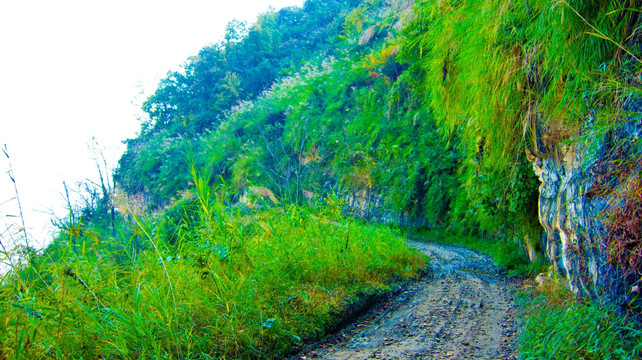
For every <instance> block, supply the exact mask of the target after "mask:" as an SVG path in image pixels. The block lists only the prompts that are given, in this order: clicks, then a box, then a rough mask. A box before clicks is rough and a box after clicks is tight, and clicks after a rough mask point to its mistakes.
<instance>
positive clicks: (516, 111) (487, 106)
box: [400, 0, 642, 237]
mask: <svg viewBox="0 0 642 360" xmlns="http://www.w3.org/2000/svg"><path fill="white" fill-rule="evenodd" d="M641 5H642V4H641V3H640V2H639V1H568V2H567V1H561V2H555V3H551V2H549V1H529V2H510V1H500V0H494V1H422V2H419V3H418V4H417V5H416V7H415V12H416V17H415V19H414V20H413V22H412V23H410V24H409V25H408V26H407V27H406V29H405V39H404V40H403V42H402V48H401V51H400V57H401V58H402V60H403V61H404V62H406V63H408V64H410V66H411V68H413V67H415V68H417V69H419V70H420V71H419V70H417V74H423V78H422V85H421V86H423V87H424V89H425V90H424V93H425V99H426V101H427V102H428V103H429V104H430V108H431V110H433V113H434V118H435V121H436V122H437V123H438V124H439V125H440V129H441V131H442V132H443V133H444V134H447V135H449V136H452V137H458V138H460V139H461V150H462V153H463V154H462V155H463V160H462V162H461V164H462V168H461V182H462V183H463V185H464V192H462V193H460V194H459V195H458V197H457V200H456V205H455V209H456V211H455V213H456V217H457V218H458V219H459V221H461V222H463V223H464V224H466V225H467V227H470V226H471V225H478V226H481V228H482V229H487V230H491V229H496V228H497V225H498V224H503V226H502V227H503V228H504V230H505V231H508V233H509V234H512V233H523V234H527V235H528V234H534V233H536V231H537V228H538V225H537V223H536V222H535V221H534V219H535V218H534V215H535V214H536V206H537V202H536V192H537V188H536V184H537V181H536V179H535V178H534V177H533V176H532V172H531V175H529V174H528V173H529V172H530V171H528V170H525V168H526V167H527V162H526V157H530V161H534V160H535V158H538V157H540V158H542V157H552V156H555V152H554V149H555V146H557V144H559V143H560V142H561V141H564V140H567V139H569V138H573V137H574V136H577V135H581V134H579V131H580V129H581V128H582V127H583V126H584V125H583V124H584V123H583V121H584V120H585V119H589V120H591V121H595V124H594V125H593V126H594V127H599V126H602V125H603V124H609V123H616V122H618V121H621V119H622V117H623V115H624V114H623V111H622V110H621V103H622V101H624V100H625V99H626V98H628V97H630V96H636V94H637V96H639V87H636V83H635V81H634V80H632V78H631V76H630V75H627V74H630V73H631V71H633V72H634V73H635V72H636V71H638V72H639V69H640V65H641V63H640V61H639V59H640V54H639V51H640V49H639V47H635V46H633V45H634V41H635V40H633V38H634V37H635V36H634V35H633V34H634V32H635V31H636V29H638V30H639V25H638V23H636V19H637V17H638V13H639V11H638V10H637V9H639V8H640V7H641ZM632 69H636V70H632ZM638 85H639V84H638ZM589 115H590V116H589ZM601 124H602V125H601ZM524 152H525V153H526V156H524V155H522V154H523V153H524ZM529 236H531V237H532V235H529Z"/></svg>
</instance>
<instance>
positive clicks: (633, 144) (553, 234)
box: [0, 0, 642, 359]
mask: <svg viewBox="0 0 642 360" xmlns="http://www.w3.org/2000/svg"><path fill="white" fill-rule="evenodd" d="M640 8H642V0H627V1H579V0H569V1H559V2H554V3H551V2H548V1H543V0H534V1H527V2H513V1H502V0H488V1H448V0H444V1H417V2H415V1H409V0H364V1H358V0H330V1H321V0H308V1H306V3H305V5H304V6H303V8H294V7H293V8H285V9H281V10H278V11H272V12H269V13H266V14H264V15H262V16H261V17H259V19H258V20H257V22H256V23H255V24H251V25H248V24H243V23H239V22H232V23H230V24H229V25H228V31H227V35H226V37H225V39H224V40H223V41H222V42H221V43H219V44H216V45H212V46H208V47H205V48H203V49H202V50H201V51H200V53H199V54H197V55H195V56H194V57H192V58H190V59H188V60H187V62H186V64H185V66H184V68H183V69H181V70H179V71H172V72H170V73H168V75H167V77H166V78H165V79H164V80H163V81H162V82H161V84H160V86H159V87H158V89H157V90H156V92H155V93H154V95H152V96H151V97H150V98H149V99H147V101H146V102H145V103H144V105H143V110H144V111H145V112H146V114H147V116H148V117H147V118H146V119H145V121H144V122H143V124H142V128H141V132H140V134H139V136H138V137H137V138H135V139H129V140H127V150H126V152H125V154H124V155H123V156H122V158H121V159H120V162H119V166H118V168H117V169H116V171H115V174H114V179H115V182H116V186H115V189H111V185H110V184H111V182H110V181H104V182H101V186H100V188H99V187H98V185H96V189H97V190H96V191H93V192H91V193H90V194H88V196H89V198H90V201H87V206H85V208H84V209H83V210H82V211H74V209H70V215H69V217H68V218H67V219H60V220H59V221H58V225H59V228H60V233H59V235H58V236H57V237H56V239H55V241H54V242H53V244H52V245H51V246H50V247H49V248H47V249H46V250H44V251H43V252H42V253H37V254H30V255H29V256H28V263H27V264H26V265H25V266H24V267H21V266H19V265H16V266H14V267H13V269H12V270H13V272H11V273H10V274H9V275H7V278H6V280H5V284H6V285H5V286H4V287H1V288H0V290H1V295H2V302H0V306H1V309H2V312H1V313H2V315H1V316H3V317H0V330H1V331H0V333H2V334H4V335H0V359H1V358H4V357H5V354H10V355H11V356H13V357H15V358H19V357H20V356H22V354H26V355H25V356H27V357H30V358H46V357H61V358H62V357H64V356H72V357H85V358H101V357H106V358H109V357H111V358H145V357H167V358H202V359H205V358H210V357H218V358H279V357H283V356H284V355H285V354H288V353H290V352H291V351H292V350H293V349H294V348H296V347H298V346H301V345H303V344H305V343H307V342H309V341H312V340H314V339H317V338H319V337H320V336H321V335H322V334H324V332H325V331H327V330H328V329H330V328H332V327H334V326H336V324H337V322H338V321H339V319H340V318H341V317H342V314H343V312H344V311H346V309H349V308H350V307H351V306H352V305H353V304H354V303H358V302H359V300H358V299H362V298H363V297H364V296H366V297H367V296H373V294H380V293H383V292H385V291H388V290H389V289H390V288H391V287H395V286H396V285H395V284H396V282H397V281H399V280H404V279H408V278H411V277H413V276H416V275H417V274H418V273H420V272H421V271H420V269H421V268H422V267H424V266H425V265H426V259H425V257H423V256H421V255H420V254H418V253H417V252H415V251H413V250H411V249H409V248H408V246H407V244H405V242H404V241H403V237H402V234H401V233H400V232H399V231H397V230H394V228H395V227H396V226H398V225H401V226H411V227H417V228H421V229H422V230H424V231H427V233H429V234H431V236H434V237H437V238H450V239H455V240H454V242H458V243H463V244H465V245H468V246H475V247H477V248H478V249H480V250H482V251H485V252H489V253H492V254H493V255H494V256H495V258H496V260H497V261H498V262H499V263H500V264H501V265H502V266H504V267H505V268H506V269H507V270H510V271H511V272H513V273H519V274H521V275H527V274H530V275H536V273H537V272H540V271H545V270H544V269H545V267H546V266H547V265H548V266H549V267H550V269H551V273H556V274H559V275H560V276H561V277H562V278H563V281H562V282H563V283H566V284H568V285H570V289H571V290H572V291H573V293H574V294H575V295H576V296H577V297H578V298H579V299H580V300H577V299H574V298H573V297H572V296H569V295H568V293H566V292H564V291H561V290H560V289H561V288H563V287H564V286H563V285H560V282H559V281H557V280H555V276H553V275H552V274H551V275H550V278H553V279H552V280H550V281H549V280H547V278H548V277H547V276H540V277H539V281H540V282H541V283H543V285H542V286H539V287H538V289H539V290H537V291H536V292H534V293H530V292H529V293H527V294H526V295H524V299H523V303H524V304H526V305H524V306H525V309H527V310H525V313H526V314H527V315H526V319H525V320H524V328H525V330H524V332H523V334H524V335H523V338H522V340H521V342H522V344H523V348H522V351H523V353H524V354H527V356H532V357H534V358H577V357H578V356H582V357H586V358H602V357H605V356H606V355H608V356H611V355H612V354H608V352H609V351H611V350H612V349H619V350H618V352H619V353H618V354H619V355H618V356H620V355H621V354H620V353H622V354H623V352H626V351H630V352H629V353H627V354H624V355H622V357H623V358H626V357H627V356H628V357H631V358H635V357H639V356H640V352H641V351H642V349H640V346H639V343H640V342H639V341H636V339H639V338H640V334H641V332H640V331H639V330H637V329H638V328H639V323H638V325H631V324H634V323H633V322H628V320H627V319H628V317H631V318H636V317H640V314H641V308H640V300H639V299H640V298H639V294H640V282H641V281H642V255H641V253H640V251H641V249H642V242H641V238H640V234H642V228H641V223H640V218H641V214H640V207H641V205H642V204H641V201H640V199H642V182H641V181H642V180H641V177H642V152H641V149H640V136H641V135H642V115H641V113H642V94H641V92H640V89H641V84H642V41H640V40H641V39H642V37H641V36H642V35H641V32H642V21H641V20H640V16H641V15H640V11H639V9H640ZM101 180H102V179H101ZM359 218H360V219H359ZM362 220H376V221H362ZM377 222H384V223H388V224H391V225H392V229H391V228H390V227H386V226H382V225H377V224H376V223H377ZM4 255H5V256H9V254H8V251H7V250H4ZM551 284H553V285H551ZM538 295H542V296H541V297H540V296H538ZM585 301H586V302H585ZM547 314H555V316H554V317H551V316H547ZM621 314H627V315H626V317H625V316H620V315H621ZM613 319H616V320H613ZM589 322H590V324H595V326H593V325H591V326H583V327H579V326H575V325H573V324H577V323H582V324H586V323H589ZM537 324H541V325H537ZM607 325H608V326H609V327H608V329H607V330H604V331H602V329H603V327H604V326H607ZM538 326H541V328H542V329H549V330H541V329H538ZM636 326H638V327H636ZM593 329H597V330H593ZM547 331H548V332H547ZM593 331H596V332H595V333H596V334H599V336H597V337H595V336H593V334H594V332H593ZM580 332H581V333H580ZM552 334H553V335H552ZM552 337H555V338H556V339H557V338H559V339H564V338H577V339H580V340H578V342H577V343H573V345H572V346H571V347H573V349H569V347H568V345H565V344H564V342H563V341H561V342H550V344H551V347H547V348H545V349H543V348H541V347H540V346H539V344H540V343H542V342H543V340H542V339H544V340H546V339H548V338H552ZM596 339H597V340H596ZM603 339H607V340H603ZM605 341H607V343H606V344H605V343H604V342H605ZM596 342H597V343H596ZM598 343H599V344H598ZM6 344H8V345H6ZM611 345H612V346H611ZM575 348H577V349H575ZM63 354H65V355H64V356H63ZM605 354H606V355H605ZM7 356H9V355H7ZM608 356H607V357H608Z"/></svg>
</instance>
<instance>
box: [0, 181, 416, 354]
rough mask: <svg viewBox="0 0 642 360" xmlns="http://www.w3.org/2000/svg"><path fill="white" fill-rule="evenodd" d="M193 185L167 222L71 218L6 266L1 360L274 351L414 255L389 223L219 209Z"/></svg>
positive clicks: (313, 332) (311, 335) (323, 213)
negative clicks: (103, 222) (78, 223)
mask: <svg viewBox="0 0 642 360" xmlns="http://www.w3.org/2000/svg"><path fill="white" fill-rule="evenodd" d="M196 183H197V185H196V187H195V188H194V197H193V198H191V197H188V198H187V199H186V200H184V201H182V202H180V203H177V204H176V205H175V206H174V207H173V208H172V209H171V210H172V211H174V212H175V213H178V214H180V215H179V216H177V218H174V219H173V220H171V221H173V223H172V226H167V225H166V224H164V221H168V220H167V218H165V219H164V218H163V217H162V216H137V215H135V214H134V213H133V212H129V213H127V214H123V215H124V216H123V217H122V218H121V219H120V221H119V224H118V226H117V233H118V234H119V235H118V236H116V237H114V238H112V237H109V236H106V235H105V234H104V232H101V230H100V229H98V228H91V227H89V228H85V229H83V230H82V231H77V229H74V228H70V229H67V230H65V231H62V232H61V233H60V236H59V237H58V238H57V239H56V240H55V242H54V243H53V244H51V245H50V246H49V247H48V248H47V249H46V250H45V251H44V252H43V253H42V254H39V255H33V256H32V257H31V258H30V259H29V261H28V263H26V264H24V265H23V266H21V267H20V268H14V269H13V270H14V271H13V272H10V273H8V274H5V275H4V278H3V285H2V287H1V288H0V310H1V311H0V314H1V315H0V358H2V359H48V358H56V359H80V358H85V359H97V358H105V359H114V358H122V359H138V358H156V359H162V358H164V359H209V358H237V359H252V358H282V357H284V356H285V355H286V354H288V353H290V352H291V351H293V349H296V348H297V346H300V345H302V344H305V343H306V342H309V341H311V340H314V339H316V338H318V337H319V336H321V335H323V334H324V333H325V331H327V330H328V329H329V328H331V327H332V326H335V325H336V324H337V323H338V321H340V320H341V318H342V316H343V314H344V312H345V309H346V307H348V306H351V305H352V302H356V301H358V300H359V298H360V297H363V296H365V295H368V294H374V293H384V292H386V291H388V290H389V289H390V286H392V285H394V284H395V283H396V282H399V281H403V280H405V279H408V278H411V277H414V276H417V274H418V271H419V270H421V269H423V268H424V267H425V266H426V259H425V258H424V257H423V256H421V255H420V254H418V253H416V252H415V251H413V250H411V249H409V248H408V247H407V246H406V245H405V241H404V239H403V238H402V237H401V236H400V234H399V233H398V232H396V231H393V230H391V229H390V228H388V227H385V226H378V225H371V224H366V223H362V222H361V221H359V220H353V219H348V218H344V217H342V216H340V215H339V214H338V213H337V212H336V209H334V210H333V209H332V208H329V207H323V208H318V209H315V208H312V207H308V208H302V207H298V206H296V205H288V206H284V207H273V208H267V209H263V210H259V209H250V208H248V207H243V206H239V207H229V206H225V205H224V204H223V203H222V199H220V198H218V197H217V196H215V194H214V193H211V192H210V191H209V188H208V187H203V186H199V185H201V184H202V182H200V181H199V180H198V179H197V180H196ZM3 255H5V256H6V255H7V254H6V253H4V254H3Z"/></svg>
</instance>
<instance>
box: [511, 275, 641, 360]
mask: <svg viewBox="0 0 642 360" xmlns="http://www.w3.org/2000/svg"><path fill="white" fill-rule="evenodd" d="M561 281H563V280H560V279H555V280H553V281H550V282H548V283H545V284H544V285H542V286H539V287H537V288H535V289H533V290H529V291H522V292H521V294H520V297H519V303H520V306H521V308H522V311H523V312H524V317H523V318H522V323H521V329H520V334H521V335H520V358H522V359H639V358H640V357H641V356H642V330H640V328H639V325H636V324H635V323H634V322H633V321H632V320H627V318H626V317H625V316H623V314H621V313H618V311H617V309H616V308H615V307H614V306H610V305H604V304H599V303H596V302H591V301H583V300H580V299H577V298H575V297H574V296H573V294H572V293H571V292H570V291H569V290H568V289H566V288H565V287H564V286H562V285H561Z"/></svg>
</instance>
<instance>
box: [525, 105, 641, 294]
mask: <svg viewBox="0 0 642 360" xmlns="http://www.w3.org/2000/svg"><path fill="white" fill-rule="evenodd" d="M641 105H642V104H641ZM630 106H631V107H632V109H631V110H635V111H636V112H638V114H639V113H640V109H639V108H638V107H636V106H633V105H630ZM591 125H592V124H587V126H586V129H587V133H586V134H585V136H584V137H583V139H585V141H576V142H574V143H573V144H571V145H558V146H557V147H556V148H555V150H554V151H553V152H552V153H551V155H550V156H549V157H547V158H538V159H536V160H535V161H534V163H533V168H534V170H535V173H536V174H537V176H538V177H539V178H540V180H541V186H540V189H539V190H540V195H539V217H540V222H541V224H542V226H543V227H544V229H545V233H546V235H545V236H544V237H543V239H542V246H543V248H544V249H545V251H546V253H547V255H548V256H549V258H550V259H551V263H552V265H553V267H554V269H555V270H556V271H558V272H559V273H561V274H563V275H564V276H565V277H567V278H568V280H569V283H570V285H571V288H572V290H573V291H574V292H576V293H578V294H581V295H588V296H591V297H594V298H601V299H608V300H610V301H612V302H615V303H618V304H630V303H631V302H632V301H634V299H636V298H637V295H638V294H636V293H635V289H636V287H635V284H631V283H629V281H626V280H625V279H624V278H625V276H624V275H625V274H623V271H626V270H622V269H621V268H619V267H616V266H614V265H613V264H611V262H610V261H609V253H608V251H609V250H608V249H607V246H606V242H605V240H604V239H605V238H606V237H607V236H608V232H609V229H608V221H607V215H608V213H609V211H610V210H612V209H613V207H614V206H615V207H617V206H618V204H617V203H614V201H615V202H617V201H622V200H623V199H617V198H615V197H614V196H615V189H616V188H617V187H618V186H620V185H622V182H623V181H622V178H621V176H620V177H617V176H614V175H613V173H614V172H613V171H612V172H608V171H605V168H606V169H608V168H609V166H614V165H613V164H615V163H617V162H616V161H614V160H617V159H613V154H614V153H616V152H617V153H618V154H619V156H620V157H633V156H636V154H634V153H633V152H632V151H633V150H632V149H634V146H629V145H630V144H635V143H637V142H638V141H639V140H640V137H642V121H641V120H639V116H638V117H637V120H636V119H635V118H630V119H628V120H627V121H624V122H623V123H622V124H621V125H620V126H618V127H617V128H616V129H610V130H607V131H604V130H602V131H601V132H599V133H598V132H596V131H595V130H592V129H593V126H591ZM591 131H594V132H595V133H591ZM622 149H624V150H622ZM616 150H618V151H616ZM627 152H628V153H627ZM618 174H619V175H621V172H619V173H618ZM626 176H639V174H636V171H635V170H633V171H631V173H630V174H628V175H626ZM605 185H606V187H608V189H606V187H605ZM598 187H601V189H602V190H604V189H606V190H605V191H595V189H596V188H598ZM624 200H625V199H624Z"/></svg>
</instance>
